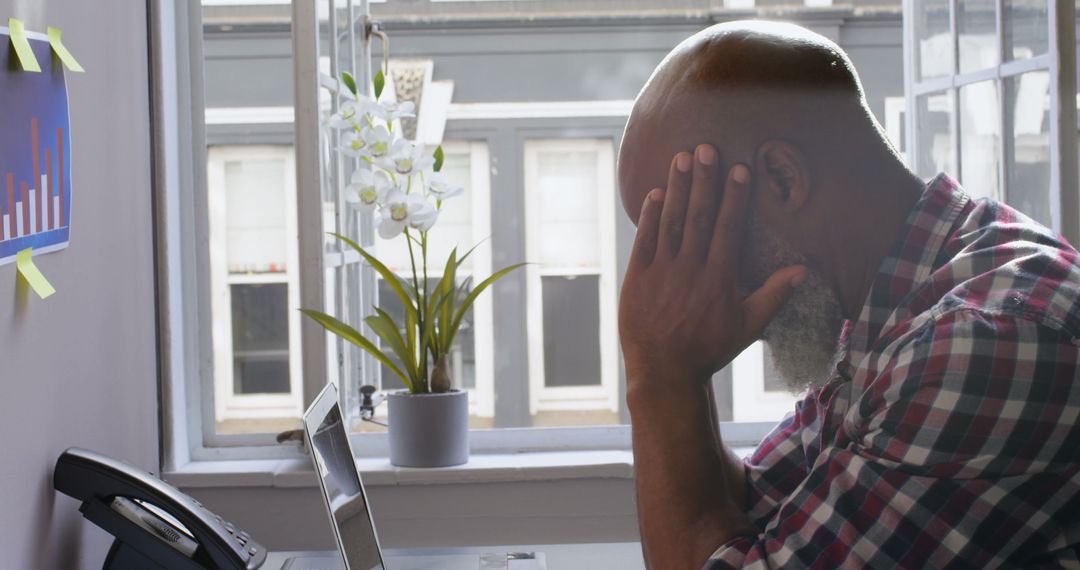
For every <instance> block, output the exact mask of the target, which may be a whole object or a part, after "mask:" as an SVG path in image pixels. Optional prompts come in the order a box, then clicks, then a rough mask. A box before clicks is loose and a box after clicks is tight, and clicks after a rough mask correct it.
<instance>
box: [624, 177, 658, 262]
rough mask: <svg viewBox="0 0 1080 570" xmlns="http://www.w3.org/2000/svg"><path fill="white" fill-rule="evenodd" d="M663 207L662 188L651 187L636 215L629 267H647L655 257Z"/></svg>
mask: <svg viewBox="0 0 1080 570" xmlns="http://www.w3.org/2000/svg"><path fill="white" fill-rule="evenodd" d="M663 207H664V190H663V189H662V188H653V189H652V190H650V191H649V193H648V194H647V195H646V196H645V204H644V205H643V206H642V207H641V214H640V215H639V216H638V224H637V236H636V237H635V238H634V249H633V250H632V251H631V252H630V267H629V268H628V272H629V271H632V270H633V269H634V268H635V267H648V266H649V265H650V264H651V263H652V261H653V258H655V257H656V248H657V238H658V236H659V234H660V212H661V210H662V209H663Z"/></svg>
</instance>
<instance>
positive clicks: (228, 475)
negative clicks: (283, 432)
mask: <svg viewBox="0 0 1080 570" xmlns="http://www.w3.org/2000/svg"><path fill="white" fill-rule="evenodd" d="M751 451H752V448H741V447H740V448H736V449H735V453H736V454H738V455H739V456H743V455H746V454H748V453H750V452H751ZM356 465H357V467H358V468H359V470H360V473H361V476H362V477H363V478H364V484H365V485H367V486H369V487H377V486H393V485H447V484H464V483H508V482H525V481H554V480H564V479H632V478H633V476H634V457H633V454H632V453H631V452H630V451H558V452H534V453H513V454H473V455H471V456H470V458H469V462H468V463H466V464H464V465H458V466H454V467H438V468H432V469H416V468H410V467H396V466H394V465H391V464H390V461H389V459H387V458H385V457H381V458H371V459H359V460H357V462H356ZM165 479H166V480H168V481H169V482H170V483H172V484H173V485H176V486H178V487H186V488H197V487H282V488H298V487H315V486H316V485H317V481H316V480H315V473H314V471H313V470H312V469H311V462H310V461H309V460H307V459H251V460H217V461H193V462H191V463H188V464H187V465H184V466H183V467H181V468H179V469H176V470H174V471H171V472H168V473H165Z"/></svg>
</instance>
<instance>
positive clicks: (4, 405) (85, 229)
mask: <svg viewBox="0 0 1080 570" xmlns="http://www.w3.org/2000/svg"><path fill="white" fill-rule="evenodd" d="M145 11H146V7H145V3H143V2H133V1H130V0H126V1H123V2H113V1H109V2H100V1H87V0H0V20H2V21H3V24H2V25H6V22H7V18H8V17H9V16H14V17H16V18H19V19H22V20H23V21H24V22H26V26H27V29H28V30H32V31H40V32H44V31H45V30H46V27H47V26H56V27H59V28H61V29H63V31H64V43H65V45H67V46H68V48H69V49H70V50H71V51H72V53H73V54H74V55H75V56H76V58H77V59H78V60H79V62H80V63H81V64H82V65H83V67H85V68H86V70H87V71H86V73H85V74H81V75H80V74H69V75H68V87H69V90H70V109H71V134H72V140H71V147H72V157H71V158H72V161H71V174H72V183H73V187H72V188H73V199H72V201H73V204H72V208H73V210H72V213H73V218H72V224H73V225H72V231H71V235H72V238H71V246H70V248H68V249H67V250H64V251H61V252H59V253H53V254H49V255H46V256H43V257H38V258H35V260H36V263H37V265H38V266H39V267H40V268H41V270H42V272H43V273H44V274H45V275H46V276H47V277H48V278H49V280H50V281H51V282H52V283H53V285H54V286H55V287H56V289H57V293H56V294H55V295H53V296H52V297H50V298H49V299H46V300H44V301H43V300H41V299H38V298H37V297H36V296H33V294H32V293H29V292H27V291H26V290H25V288H24V287H17V286H16V274H15V267H14V265H5V266H3V267H0V386H2V390H3V391H2V392H0V505H2V507H0V552H2V553H3V554H2V556H3V559H2V560H3V561H2V562H0V567H3V568H34V569H48V568H100V567H101V563H102V561H103V560H104V557H105V553H106V551H107V549H108V547H109V544H110V540H109V537H108V535H107V534H106V533H105V532H104V531H102V530H101V529H99V528H97V527H96V526H94V525H92V524H91V523H89V522H88V521H86V520H85V519H83V518H82V515H81V514H80V513H79V512H78V510H77V509H78V503H77V502H76V501H75V500H74V499H71V498H70V497H67V496H66V495H58V494H57V493H56V492H54V491H53V488H52V470H53V467H54V464H55V461H56V457H57V456H58V455H59V454H60V453H61V452H62V451H63V450H64V449H65V448H67V447H69V446H81V447H86V448H89V449H93V450H96V451H100V452H102V453H105V454H108V455H113V456H116V457H120V458H123V459H125V460H127V461H129V462H131V463H134V464H136V465H139V466H141V467H144V468H146V469H148V470H154V471H156V470H157V466H158V458H157V454H158V423H157V422H158V420H157V417H158V414H157V386H156V368H155V362H156V356H155V353H156V341H155V327H154V297H153V294H154V286H153V258H152V243H151V202H150V195H151V172H150V150H149V149H150V124H149V113H148V93H147V90H148V72H147V44H146V42H147V31H146V29H147V28H146V13H145ZM5 39H6V36H5ZM3 49H9V48H8V46H7V45H4V46H3ZM0 128H3V127H2V126H0ZM0 159H2V157H0Z"/></svg>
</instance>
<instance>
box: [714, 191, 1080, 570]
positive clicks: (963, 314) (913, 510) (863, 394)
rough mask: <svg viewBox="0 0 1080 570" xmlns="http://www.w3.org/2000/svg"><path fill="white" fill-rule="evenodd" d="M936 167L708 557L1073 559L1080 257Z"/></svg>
mask: <svg viewBox="0 0 1080 570" xmlns="http://www.w3.org/2000/svg"><path fill="white" fill-rule="evenodd" d="M1077 257H1078V254H1077V252H1076V250H1075V249H1073V248H1072V247H1071V246H1070V245H1069V244H1067V243H1066V242H1065V241H1064V239H1062V238H1060V237H1058V236H1055V235H1054V234H1053V233H1052V232H1050V231H1049V230H1047V229H1045V228H1043V227H1042V226H1039V225H1038V224H1036V223H1035V222H1033V221H1031V220H1030V219H1029V218H1027V217H1025V216H1024V215H1023V214H1020V213H1018V212H1017V211H1015V210H1013V209H1011V208H1009V207H1008V206H1005V205H1003V204H1000V203H998V202H994V201H992V200H979V201H977V202H973V201H971V200H970V199H969V198H968V196H967V195H966V194H964V192H963V191H962V190H961V189H960V187H959V185H958V184H957V183H956V182H955V181H954V180H952V179H951V178H949V177H947V176H945V175H940V176H938V177H937V178H936V179H934V180H933V181H932V182H931V183H930V184H929V185H928V187H927V189H926V191H925V192H924V194H923V196H922V198H921V199H920V200H919V202H918V204H917V205H916V206H915V208H914V210H913V211H912V213H911V214H910V215H909V217H908V220H907V225H906V227H905V230H904V231H903V233H902V238H901V239H900V240H899V241H898V243H896V244H895V245H894V246H893V251H892V253H891V254H890V255H889V256H888V257H887V258H886V259H885V260H884V262H883V263H882V264H881V267H880V269H879V270H878V274H877V276H876V278H875V280H874V283H873V286H872V288H871V290H870V294H869V296H868V298H867V302H866V304H865V306H864V307H863V309H862V313H861V315H860V316H859V319H858V321H856V322H854V323H852V322H848V323H847V324H846V326H845V329H844V333H843V335H842V336H841V340H840V342H841V347H842V348H843V349H844V350H845V352H846V355H845V357H844V358H843V360H842V361H841V363H840V365H838V366H837V373H836V374H835V375H834V377H833V378H832V379H830V380H829V382H828V383H827V384H825V385H824V386H823V387H821V388H819V389H816V390H812V391H810V392H809V393H808V394H807V395H806V397H805V398H804V399H803V400H802V401H800V402H799V403H798V404H797V405H796V408H795V411H794V413H793V414H791V415H789V416H788V417H787V418H785V419H784V420H783V421H782V422H781V423H780V425H778V426H777V427H776V428H775V429H774V430H773V431H772V432H771V433H770V434H769V435H768V436H767V437H766V438H765V440H764V441H763V442H762V443H761V445H760V446H759V447H758V448H757V450H756V451H755V452H754V453H753V454H752V456H750V457H749V458H747V460H746V462H745V467H746V476H747V481H748V489H749V505H750V512H749V514H750V517H751V519H752V520H753V521H754V523H755V525H756V526H757V528H758V531H759V534H758V535H757V536H755V537H742V538H737V539H734V540H732V541H730V542H728V543H727V544H725V545H723V546H721V547H720V548H719V549H718V550H717V551H716V552H715V554H713V557H712V559H711V560H710V561H709V562H708V563H707V564H706V568H708V569H714V568H731V567H737V568H741V567H749V568H773V567H783V568H802V567H813V568H841V567H842V568H867V567H869V568H897V567H901V568H925V567H930V568H941V567H950V568H980V569H981V568H993V567H1007V568H1011V567H1061V566H1066V567H1080V423H1078V421H1077V420H1078V415H1080V354H1078V350H1080V349H1078V347H1080V266H1078V264H1077Z"/></svg>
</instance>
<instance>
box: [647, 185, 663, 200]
mask: <svg viewBox="0 0 1080 570" xmlns="http://www.w3.org/2000/svg"><path fill="white" fill-rule="evenodd" d="M649 199H650V200H652V201H653V202H659V201H661V200H663V199H664V190H663V189H662V188H653V189H652V190H649Z"/></svg>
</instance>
